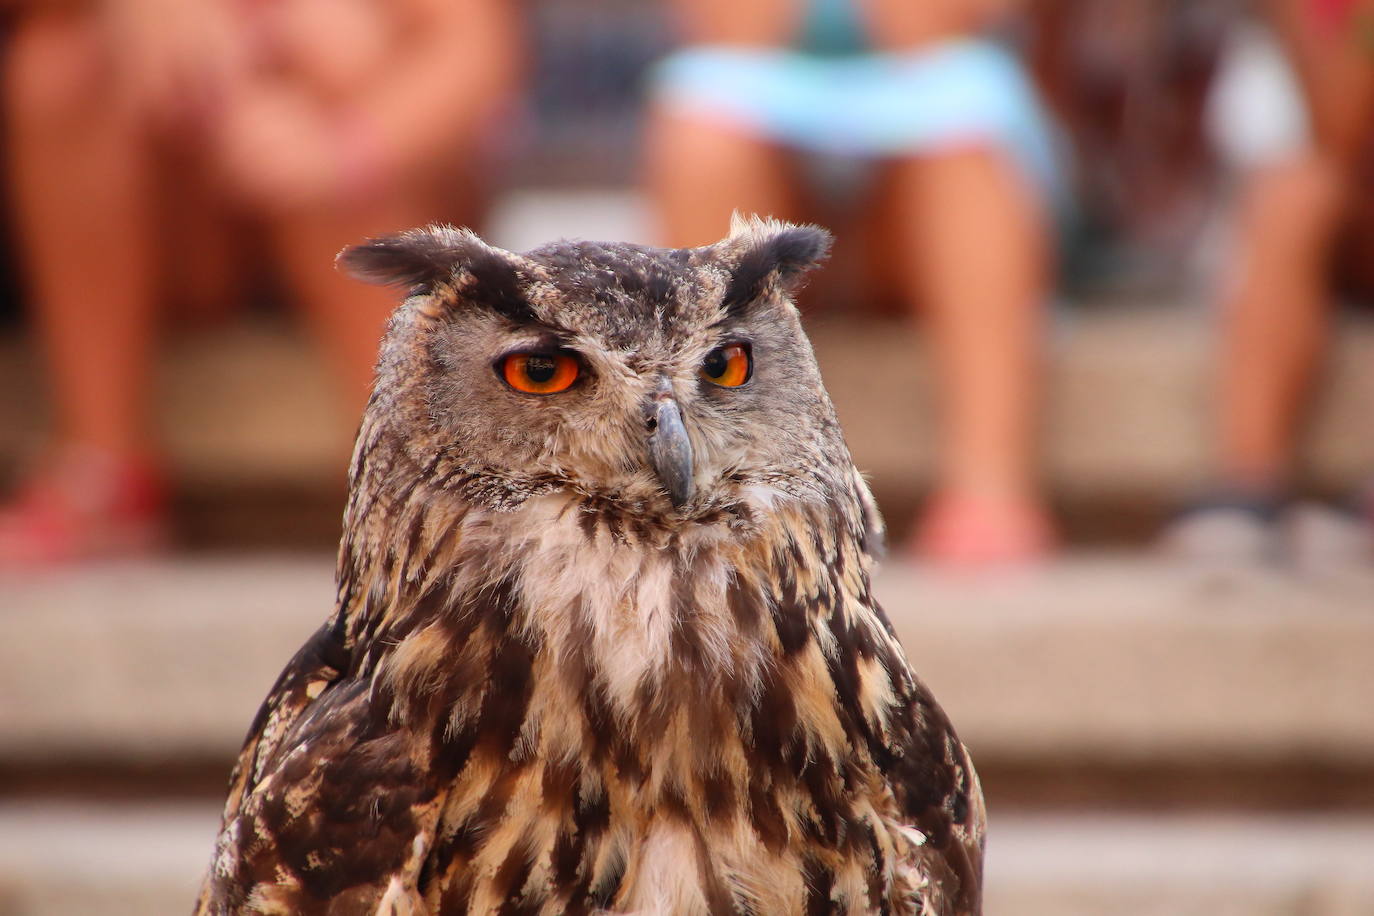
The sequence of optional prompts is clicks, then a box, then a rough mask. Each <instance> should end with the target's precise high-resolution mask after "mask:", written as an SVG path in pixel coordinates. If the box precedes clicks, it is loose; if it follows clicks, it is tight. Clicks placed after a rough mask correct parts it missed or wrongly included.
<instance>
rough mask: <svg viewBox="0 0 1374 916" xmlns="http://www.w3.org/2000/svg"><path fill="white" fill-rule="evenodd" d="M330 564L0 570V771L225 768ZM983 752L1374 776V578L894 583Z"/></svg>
mask: <svg viewBox="0 0 1374 916" xmlns="http://www.w3.org/2000/svg"><path fill="white" fill-rule="evenodd" d="M331 567H332V564H331V562H330V561H329V560H328V559H327V558H325V557H323V556H294V557H293V556H224V557H189V558H178V559H176V560H174V561H165V562H157V563H153V562H148V563H137V564H134V563H130V564H113V563H112V564H107V565H104V566H101V567H92V568H89V569H83V570H77V571H71V572H66V573H62V574H53V575H52V576H50V577H47V578H41V577H35V576H32V575H26V576H22V577H11V578H0V608H3V613H0V766H8V767H10V768H16V767H18V768H24V767H39V768H41V767H42V766H45V765H50V764H53V763H55V762H63V761H66V762H68V763H73V764H82V765H90V764H101V765H103V764H104V763H105V762H109V761H123V762H124V763H127V764H129V765H131V766H139V765H141V766H149V765H154V764H157V763H159V762H160V761H175V760H196V761H211V762H215V761H219V762H220V763H219V764H218V765H220V766H224V767H226V768H227V761H228V760H229V759H230V757H231V755H232V754H233V753H234V751H235V750H236V749H237V746H238V744H239V742H240V740H241V739H242V736H243V733H244V730H245V729H246V727H247V725H248V723H249V721H250V720H251V718H252V715H253V713H254V711H255V710H256V707H257V705H258V703H259V702H260V701H261V699H262V697H263V696H264V695H265V693H266V691H267V689H268V687H269V686H270V685H271V683H272V681H273V680H274V679H275V677H276V675H277V673H278V671H279V670H280V668H281V667H282V665H283V664H284V663H285V662H286V660H287V659H288V658H289V657H290V656H291V655H292V654H293V653H294V651H295V650H296V648H297V647H298V646H299V645H300V644H301V642H302V641H303V640H304V639H305V638H306V637H307V636H308V635H309V634H310V633H311V632H312V631H313V630H314V629H315V627H317V626H318V625H319V624H320V623H321V622H322V621H323V620H324V618H325V617H326V616H327V615H328V613H329V609H330V608H331V606H332V602H333V588H332V583H331V579H332V572H331ZM875 587H876V591H877V595H878V597H879V599H880V600H881V601H882V602H883V604H884V605H885V607H886V609H887V611H888V613H889V614H890V616H891V618H892V620H893V623H894V625H895V627H896V629H897V631H898V634H899V636H900V637H901V639H902V642H903V644H904V645H905V646H906V648H907V651H908V654H909V655H910V657H911V659H912V662H913V665H914V667H915V668H916V670H917V671H918V672H919V673H920V674H921V676H922V677H923V678H925V679H926V681H927V682H928V683H929V684H930V685H931V686H932V688H933V689H934V690H935V693H936V695H937V696H938V697H939V698H940V700H941V702H942V703H943V704H944V705H945V707H946V708H947V709H948V711H949V712H950V714H951V716H952V717H953V719H954V721H955V722H956V723H957V724H958V726H959V728H960V733H961V735H962V737H963V738H964V740H965V741H966V742H967V743H968V744H969V746H970V747H971V748H972V749H973V751H974V754H975V757H976V758H977V759H979V760H980V761H984V760H986V761H990V762H997V761H1001V762H1006V763H1007V764H1008V765H1025V766H1040V765H1048V764H1060V765H1075V766H1076V765H1078V764H1080V763H1081V764H1083V765H1085V766H1086V765H1089V764H1091V765H1094V766H1109V767H1110V766H1117V767H1122V768H1126V769H1131V768H1135V769H1137V770H1139V769H1144V770H1148V769H1150V768H1151V767H1161V766H1183V767H1197V766H1202V767H1206V768H1213V769H1221V770H1224V769H1225V768H1226V767H1227V766H1232V767H1247V766H1250V767H1275V766H1282V765H1288V764H1302V765H1305V766H1312V767H1318V768H1321V767H1324V768H1327V769H1332V770H1341V771H1347V772H1351V771H1353V772H1354V773H1356V774H1357V775H1358V774H1363V777H1365V780H1366V784H1370V782H1371V780H1374V705H1372V704H1370V703H1369V698H1370V697H1374V664H1371V663H1370V659H1374V599H1371V596H1374V573H1371V572H1369V571H1361V570H1349V571H1346V572H1344V573H1336V572H1332V573H1330V574H1328V575H1326V576H1324V577H1321V578H1310V579H1300V578H1297V577H1295V576H1287V575H1281V574H1277V573H1266V572H1262V571H1253V570H1252V571H1248V572H1242V571H1232V572H1230V573H1223V572H1219V571H1218V572H1210V573H1208V572H1203V571H1199V570H1193V569H1188V568H1181V567H1174V566H1171V565H1169V564H1166V563H1163V562H1158V561H1154V560H1150V559H1147V558H1141V557H1127V556H1114V555H1074V556H1070V557H1067V558H1065V559H1064V560H1062V561H1061V562H1058V563H1056V564H1053V565H1051V566H1048V567H1046V568H1043V569H1040V570H1036V571H1026V572H1024V573H1018V574H1007V575H1004V576H1001V577H997V578H985V579H951V578H941V577H938V576H933V575H931V574H929V573H926V572H923V571H920V570H918V569H915V568H913V567H909V566H904V565H902V564H900V563H897V562H895V561H894V562H892V563H890V564H889V565H888V566H887V567H886V569H885V570H884V571H883V572H882V573H881V575H880V577H879V579H878V581H877V583H876V585H875Z"/></svg>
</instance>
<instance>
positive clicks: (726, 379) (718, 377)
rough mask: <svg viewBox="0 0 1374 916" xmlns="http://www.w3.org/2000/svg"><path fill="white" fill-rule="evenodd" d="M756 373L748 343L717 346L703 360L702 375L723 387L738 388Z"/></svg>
mask: <svg viewBox="0 0 1374 916" xmlns="http://www.w3.org/2000/svg"><path fill="white" fill-rule="evenodd" d="M753 374H754V360H753V358H752V357H751V356H750V354H749V347H748V345H746V344H738V343H733V344H726V345H725V346H723V347H716V348H715V349H714V350H712V351H711V352H710V353H707V354H706V358H705V359H704V360H702V361H701V377H702V378H704V379H706V381H708V382H711V383H712V384H715V385H719V386H721V387H722V388H738V387H739V386H740V385H743V384H744V383H745V382H747V381H749V378H750V376H752V375H753Z"/></svg>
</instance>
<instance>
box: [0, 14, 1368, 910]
mask: <svg viewBox="0 0 1374 916" xmlns="http://www.w3.org/2000/svg"><path fill="white" fill-rule="evenodd" d="M0 23H3V26H2V28H3V31H0V48H3V53H2V54H0V68H2V69H3V73H2V74H0V106H2V108H3V122H0V123H3V127H2V128H0V165H3V168H4V178H5V182H4V185H3V198H0V213H3V223H2V224H0V231H2V232H3V235H0V265H3V274H2V277H3V279H2V282H0V287H2V288H0V391H3V392H4V395H3V397H0V484H2V485H3V486H0V914H40V913H43V914H58V913H155V912H156V913H160V912H181V911H185V910H186V909H188V908H189V906H190V901H191V898H192V896H193V894H194V889H195V886H196V884H197V881H198V879H199V875H200V872H201V870H202V869H203V867H204V865H205V863H206V862H207V861H208V858H209V853H210V848H211V844H212V842H213V836H214V832H215V827H216V823H217V819H218V812H219V808H220V805H221V803H222V793H223V791H224V785H225V780H226V778H227V774H228V769H229V766H230V765H231V762H232V759H233V757H234V754H235V752H236V751H237V747H238V744H239V742H240V741H241V739H242V736H243V733H244V730H245V729H246V727H247V725H248V722H249V721H250V719H251V717H252V714H253V712H254V710H255V709H256V707H257V704H258V703H259V701H260V700H261V698H262V697H263V695H264V694H265V692H266V690H267V688H268V686H269V685H270V684H271V682H272V680H273V679H274V678H275V676H276V674H277V672H278V671H279V670H280V668H281V666H282V665H283V664H284V663H285V661H286V660H287V659H288V658H289V657H290V656H291V654H292V653H293V652H294V651H295V649H296V647H297V646H298V645H299V644H300V642H301V641H303V639H304V638H305V637H306V636H307V635H308V634H309V633H310V632H312V631H313V629H314V628H315V626H316V625H317V624H318V622H319V621H320V620H321V619H323V618H324V617H325V616H326V615H327V614H328V613H329V611H330V608H331V603H332V600H333V588H332V564H333V559H332V553H333V550H334V547H335V543H336V539H337V535H338V527H339V518H340V514H341V509H342V504H343V494H344V480H343V475H344V467H345V464H346V461H347V455H348V452H349V448H350V445H351V436H352V433H353V430H354V429H355V427H356V422H357V416H358V413H359V410H360V409H361V405H362V402H363V400H364V399H365V396H366V389H367V384H368V380H369V377H370V372H371V366H372V361H373V359H374V358H375V351H376V343H377V339H378V336H379V334H380V331H381V328H382V324H383V322H384V320H385V316H386V314H387V313H388V312H389V310H390V308H391V307H392V306H393V305H394V298H393V296H392V294H391V293H390V292H388V291H383V290H376V289H371V288H367V287H364V286H362V285H361V284H357V283H355V282H353V281H350V280H348V279H347V278H344V277H342V276H341V275H339V274H337V273H335V272H334V271H333V267H332V259H333V256H334V254H335V252H337V251H338V250H339V249H340V248H342V247H343V246H344V245H346V244H350V243H352V242H356V241H358V240H360V239H362V238H365V237H368V236H371V235H378V234H382V233H386V232H390V231H394V230H397V229H400V228H405V227H409V226H413V225H418V224H421V223H424V222H427V221H433V220H443V221H447V222H452V223H455V224H462V225H470V226H473V227H474V228H476V229H478V230H479V231H481V232H482V233H483V235H484V237H486V238H488V239H489V240H491V241H493V242H494V243H496V244H499V245H503V246H505V247H508V248H511V249H515V250H523V249H527V248H530V247H534V246H536V245H538V244H541V243H543V242H545V241H548V240H551V239H554V238H558V237H564V236H567V237H584V238H598V239H625V240H633V241H642V242H646V243H655V244H664V245H674V246H682V245H698V244H705V243H708V242H711V241H714V240H715V239H717V238H720V237H721V236H722V235H724V234H725V231H726V228H727V223H728V217H729V214H730V212H731V211H732V210H734V209H740V210H743V211H745V212H750V211H752V212H760V213H770V214H774V215H777V216H779V217H784V218H788V219H793V220H807V221H815V222H820V223H821V224H823V225H826V226H828V227H830V228H831V229H832V230H834V231H835V232H836V234H837V237H838V242H837V245H836V249H835V253H834V257H833V258H832V260H831V262H830V264H829V265H828V266H827V267H826V269H825V270H823V271H822V272H821V273H820V274H818V275H817V277H816V278H815V280H814V282H813V283H812V284H811V285H810V286H809V287H808V289H807V290H806V291H805V293H804V296H803V301H802V307H803V311H804V315H805V319H806V323H807V327H808V330H809V332H810V333H811V335H812V337H813V340H814V343H815V346H816V349H817V353H818V356H819V358H820V361H821V364H822V370H823V372H824V375H825V379H826V382H827V385H828V387H829V389H830V391H831V393H832V396H833V398H834V400H835V402H836V406H837V408H838V410H839V413H840V418H841V420H842V422H843V424H844V427H845V430H846V433H847V436H848V439H849V442H850V446H851V448H852V450H853V452H854V456H855V459H856V461H857V463H858V465H859V466H860V467H861V468H862V469H863V470H864V471H865V472H866V473H867V474H868V475H869V478H870V480H871V482H872V484H873V487H874V490H875V492H876V494H877V496H878V498H879V501H880V503H881V505H882V508H883V510H884V513H885V516H886V518H887V521H888V524H889V554H888V559H887V561H886V563H885V564H884V568H883V571H882V573H881V575H880V578H879V581H878V583H877V589H878V595H879V598H880V599H881V600H882V602H883V603H884V605H885V606H886V608H887V609H888V611H889V613H890V615H891V616H892V618H893V620H894V623H895V625H896V626H897V629H898V631H899V635H901V637H902V639H903V642H904V644H905V645H906V647H907V650H908V653H909V654H910V656H911V658H912V661H913V664H914V666H915V668H916V669H917V671H919V672H920V673H921V675H922V676H923V677H924V678H925V680H927V682H928V683H929V684H930V685H931V686H932V688H933V689H934V691H935V693H936V694H937V696H939V697H940V699H941V701H942V703H943V704H944V705H945V707H946V708H947V710H948V711H949V712H950V714H951V717H952V718H953V719H954V721H955V722H956V723H957V724H958V726H959V728H960V732H961V735H962V737H963V738H964V739H965V741H966V743H967V744H968V745H969V746H970V748H971V750H972V752H973V754H974V757H975V759H976V761H977V763H978V765H979V769H980V772H981V773H982V776H983V783H984V787H985V790H986V793H987V798H988V805H989V810H990V815H991V826H990V846H989V852H988V856H989V858H988V872H987V895H988V912H989V913H1016V914H1042V913H1044V914H1048V913H1055V914H1079V913H1082V914H1090V913H1091V914H1099V913H1113V914H1147V913H1148V914H1179V913H1197V914H1203V913H1206V914H1226V913H1236V914H1269V913H1273V914H1356V913H1360V914H1365V913H1374V703H1371V698H1374V534H1372V533H1371V532H1374V486H1371V484H1372V483H1374V320H1372V319H1371V315H1372V314H1374V313H1372V312H1371V303H1372V302H1374V295H1372V294H1374V194H1371V189H1374V155H1372V154H1374V148H1372V147H1371V140H1372V139H1374V137H1372V136H1371V135H1374V3H1370V2H1367V0H1269V2H1264V0H1253V2H1244V0H1190V2H1184V0H1025V2H1012V0H929V2H922V3H912V2H910V0H746V2H740V0H734V2H726V0H676V2H667V0H665V2H661V3H650V2H644V0H530V2H526V3H516V2H508V0H393V2H383V0H5V2H4V3H3V4H0Z"/></svg>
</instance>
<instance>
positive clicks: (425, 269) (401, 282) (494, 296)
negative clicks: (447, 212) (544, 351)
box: [335, 225, 533, 321]
mask: <svg viewBox="0 0 1374 916" xmlns="http://www.w3.org/2000/svg"><path fill="white" fill-rule="evenodd" d="M335 260H336V262H337V263H338V265H339V266H340V267H342V268H343V269H344V270H346V271H348V272H349V273H350V274H352V275H353V276H354V277H357V278H358V279H359V280H365V281H367V282H368V283H377V284H382V285H390V286H402V287H406V288H407V289H409V290H410V291H411V292H420V291H424V290H430V289H433V288H434V287H435V286H436V285H438V284H441V283H452V282H454V281H455V280H458V279H460V274H461V275H463V276H465V277H466V282H465V283H464V284H463V286H462V289H461V298H462V299H464V300H467V301H469V302H474V303H477V304H479V305H484V306H486V307H488V308H490V309H492V310H494V311H496V312H499V313H501V314H503V315H506V316H508V317H510V318H512V319H515V320H519V321H527V320H530V319H531V318H532V317H533V313H532V311H531V309H530V306H529V302H528V301H527V300H526V299H525V296H524V294H523V293H522V292H521V289H520V278H519V270H520V262H521V258H520V256H519V255H514V254H511V253H510V252H508V251H504V250H502V249H500V248H497V247H495V246H494V245H488V244H487V243H486V242H484V241H482V240H481V239H480V238H478V237H477V235H476V233H474V232H472V231H471V230H468V229H455V228H454V227H452V226H442V225H436V226H426V227H425V228H423V229H411V230H409V231H406V232H402V233H400V234H399V235H392V236H386V237H384V238H378V239H370V240H368V241H366V242H364V243H363V244H361V245H354V246H352V247H351V248H345V249H344V250H343V251H341V252H340V253H339V256H338V257H337V258H336V259H335Z"/></svg>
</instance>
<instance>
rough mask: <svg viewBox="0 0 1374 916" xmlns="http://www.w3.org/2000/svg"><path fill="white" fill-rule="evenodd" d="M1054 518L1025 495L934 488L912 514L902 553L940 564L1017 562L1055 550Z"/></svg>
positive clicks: (970, 566) (1002, 564)
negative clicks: (919, 510)
mask: <svg viewBox="0 0 1374 916" xmlns="http://www.w3.org/2000/svg"><path fill="white" fill-rule="evenodd" d="M1055 543H1056V538H1055V532H1054V523H1053V521H1052V520H1051V519H1050V516H1049V513H1048V512H1047V511H1046V510H1045V508H1044V507H1043V506H1042V505H1041V504H1040V503H1039V502H1037V501H1035V500H1033V499H1030V498H1027V497H1012V496H1006V497H1001V496H986V495H973V494H962V493H936V494H935V495H934V496H933V497H932V498H931V500H930V503H929V504H928V505H927V506H926V508H925V510H924V511H923V513H922V514H921V517H920V518H919V519H918V522H917V527H916V534H915V536H914V537H913V538H912V540H911V542H910V544H909V546H908V550H907V553H908V554H909V555H910V556H911V557H912V558H913V559H915V560H916V561H918V562H922V563H930V564H933V565H936V566H940V567H945V568H966V569H975V568H988V567H999V566H1000V567H1006V566H1019V565H1025V564H1029V563H1035V562H1038V561H1040V560H1043V559H1045V558H1046V557H1048V556H1049V555H1050V554H1051V553H1053V552H1054V549H1055Z"/></svg>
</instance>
